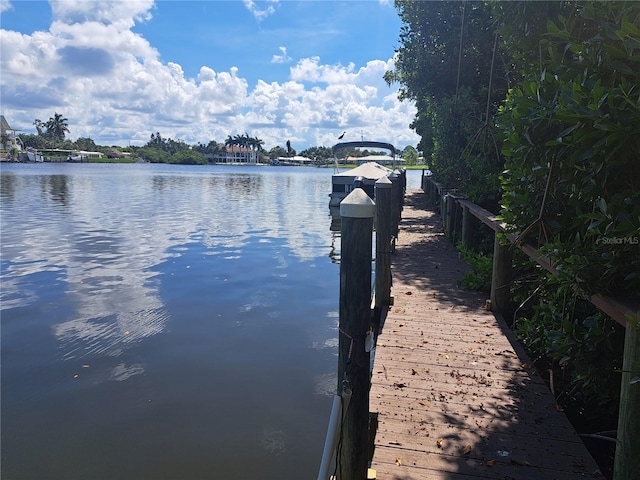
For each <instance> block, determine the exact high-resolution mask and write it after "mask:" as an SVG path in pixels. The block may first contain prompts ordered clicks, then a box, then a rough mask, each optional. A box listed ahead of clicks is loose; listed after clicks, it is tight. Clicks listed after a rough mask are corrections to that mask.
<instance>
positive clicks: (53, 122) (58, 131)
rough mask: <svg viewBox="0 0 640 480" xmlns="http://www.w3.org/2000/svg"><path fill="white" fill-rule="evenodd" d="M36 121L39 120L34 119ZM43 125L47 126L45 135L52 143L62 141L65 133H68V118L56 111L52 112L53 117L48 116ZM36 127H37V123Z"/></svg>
mask: <svg viewBox="0 0 640 480" xmlns="http://www.w3.org/2000/svg"><path fill="white" fill-rule="evenodd" d="M36 122H39V120H36ZM40 123H42V122H40ZM44 126H45V127H46V128H47V135H48V136H50V138H51V139H52V140H53V142H54V143H58V142H63V141H64V139H65V136H66V134H67V133H69V120H67V118H65V117H63V116H62V115H61V114H59V113H57V112H56V113H54V114H53V117H51V118H49V121H47V123H45V124H44ZM36 128H38V126H37V125H36ZM38 133H40V130H38Z"/></svg>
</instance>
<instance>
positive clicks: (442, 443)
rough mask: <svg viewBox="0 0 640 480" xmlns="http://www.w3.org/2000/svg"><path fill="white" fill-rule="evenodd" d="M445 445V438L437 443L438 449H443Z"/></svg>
mask: <svg viewBox="0 0 640 480" xmlns="http://www.w3.org/2000/svg"><path fill="white" fill-rule="evenodd" d="M443 445H444V438H439V439H438V440H437V441H436V446H437V447H438V448H443Z"/></svg>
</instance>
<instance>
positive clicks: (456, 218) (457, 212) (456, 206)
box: [451, 195, 462, 245]
mask: <svg viewBox="0 0 640 480" xmlns="http://www.w3.org/2000/svg"><path fill="white" fill-rule="evenodd" d="M459 199H460V197H459V196H458V195H454V196H453V214H452V217H453V218H452V223H453V225H452V229H451V230H452V236H451V241H452V242H453V244H454V245H456V244H457V243H458V242H459V241H460V237H461V236H462V206H461V205H460V202H458V200H459Z"/></svg>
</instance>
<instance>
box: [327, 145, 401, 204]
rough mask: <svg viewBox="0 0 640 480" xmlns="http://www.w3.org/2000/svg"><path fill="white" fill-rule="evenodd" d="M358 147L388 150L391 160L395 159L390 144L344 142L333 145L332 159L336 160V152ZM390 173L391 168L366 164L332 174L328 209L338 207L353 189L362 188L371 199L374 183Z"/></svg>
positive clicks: (394, 150) (377, 164) (370, 163)
mask: <svg viewBox="0 0 640 480" xmlns="http://www.w3.org/2000/svg"><path fill="white" fill-rule="evenodd" d="M359 147H360V148H363V147H364V148H375V149H385V150H389V151H390V153H391V158H393V159H395V158H396V149H395V147H394V146H393V145H391V144H390V143H384V142H365V141H362V142H344V143H338V144H336V145H334V146H333V149H332V150H333V154H334V157H335V158H336V159H337V158H338V157H337V152H338V151H340V150H352V149H354V148H359ZM336 167H337V161H336ZM391 173H393V169H392V168H388V167H385V166H383V165H380V164H379V163H377V162H366V163H363V164H362V165H360V166H358V167H356V168H353V169H350V170H345V171H344V172H340V173H334V174H333V175H332V177H331V194H330V195H329V197H330V199H329V207H338V206H340V202H341V201H342V199H343V198H345V197H346V196H347V195H349V193H351V191H352V190H353V189H354V188H362V189H363V190H364V191H365V192H367V194H368V195H369V196H370V197H371V198H373V194H374V186H375V183H376V181H378V180H379V179H380V178H382V177H386V176H388V175H389V174H391Z"/></svg>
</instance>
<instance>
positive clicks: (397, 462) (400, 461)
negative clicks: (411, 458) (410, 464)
mask: <svg viewBox="0 0 640 480" xmlns="http://www.w3.org/2000/svg"><path fill="white" fill-rule="evenodd" d="M396 465H398V466H400V465H402V460H401V459H400V457H397V458H396Z"/></svg>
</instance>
